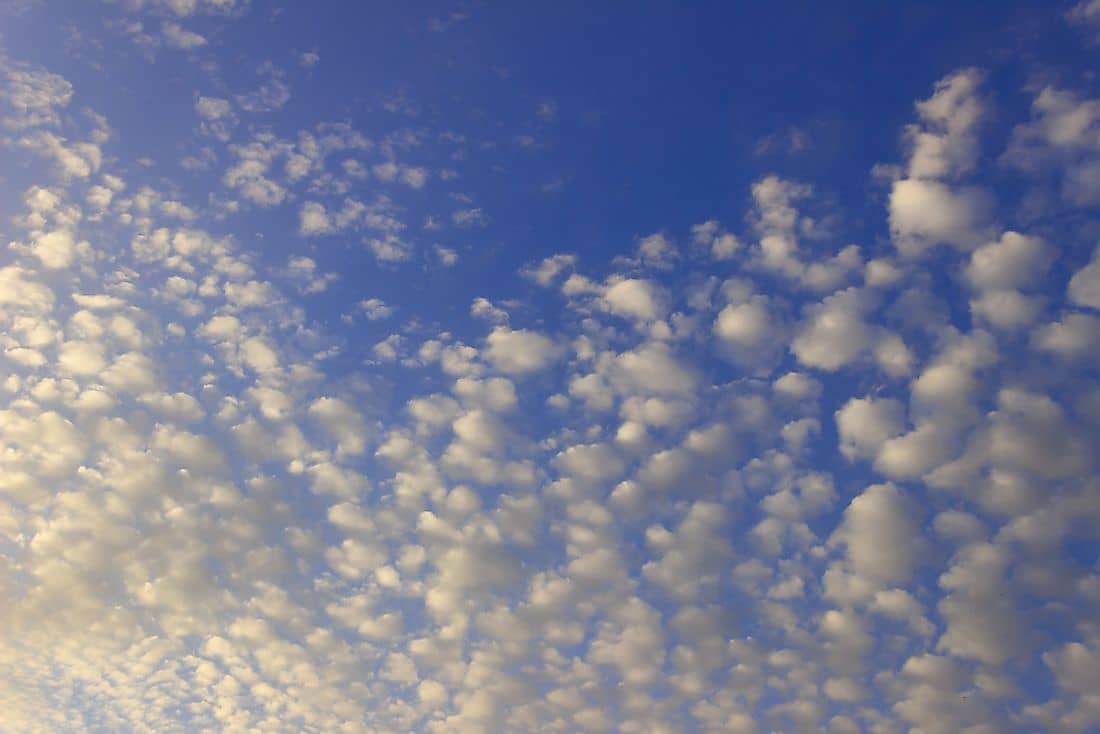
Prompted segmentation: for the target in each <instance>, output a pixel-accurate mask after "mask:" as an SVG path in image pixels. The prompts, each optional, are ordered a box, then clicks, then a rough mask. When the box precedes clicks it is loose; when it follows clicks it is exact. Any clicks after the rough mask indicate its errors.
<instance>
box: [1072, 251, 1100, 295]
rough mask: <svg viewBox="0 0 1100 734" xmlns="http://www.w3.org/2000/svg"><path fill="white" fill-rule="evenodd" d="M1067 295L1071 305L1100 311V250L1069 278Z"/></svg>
mask: <svg viewBox="0 0 1100 734" xmlns="http://www.w3.org/2000/svg"><path fill="white" fill-rule="evenodd" d="M1067 295H1068V296H1069V300H1070V302H1071V303H1074V304H1076V305H1078V306H1086V307H1088V308H1094V309H1098V310H1100V248H1097V249H1096V251H1095V252H1094V253H1093V255H1092V260H1091V261H1090V262H1089V264H1088V265H1086V266H1085V267H1083V268H1081V269H1080V270H1078V271H1077V272H1076V273H1074V274H1073V277H1072V278H1070V281H1069V290H1068V292H1067Z"/></svg>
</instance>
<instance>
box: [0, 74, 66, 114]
mask: <svg viewBox="0 0 1100 734" xmlns="http://www.w3.org/2000/svg"><path fill="white" fill-rule="evenodd" d="M4 77H5V78H4V81H5V84H4V87H3V89H2V91H0V98H2V99H3V100H4V101H5V102H6V103H7V105H8V106H9V107H11V108H12V110H13V111H14V114H11V115H6V116H5V117H4V125H5V126H6V127H10V128H15V129H20V128H30V127H42V126H57V125H59V124H60V122H61V119H60V117H59V115H58V111H59V110H60V109H62V108H64V107H66V106H67V105H68V104H69V101H70V100H71V99H72V96H73V86H72V84H70V83H69V82H68V80H66V79H65V78H64V77H61V76H58V75H57V74H52V73H50V72H48V71H45V70H41V69H38V70H34V69H20V68H17V67H11V66H9V68H7V69H6V70H5V72H4Z"/></svg>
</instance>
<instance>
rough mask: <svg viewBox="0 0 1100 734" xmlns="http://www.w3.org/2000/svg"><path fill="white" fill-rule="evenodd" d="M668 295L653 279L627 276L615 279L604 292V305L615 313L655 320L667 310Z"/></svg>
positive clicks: (642, 319) (641, 319)
mask: <svg viewBox="0 0 1100 734" xmlns="http://www.w3.org/2000/svg"><path fill="white" fill-rule="evenodd" d="M665 301H666V296H665V295H664V293H663V292H662V291H661V289H660V288H659V287H658V286H657V285H656V284H655V283H653V282H652V281H648V280H640V279H637V278H626V279H624V280H618V281H614V282H612V283H611V284H609V285H608V287H607V289H606V290H605V291H604V292H603V305H604V308H606V309H607V310H608V311H610V312H611V313H613V314H616V315H619V316H624V317H626V318H632V319H638V320H640V321H654V320H656V319H659V318H661V317H662V316H663V315H664V313H665V310H666V306H665Z"/></svg>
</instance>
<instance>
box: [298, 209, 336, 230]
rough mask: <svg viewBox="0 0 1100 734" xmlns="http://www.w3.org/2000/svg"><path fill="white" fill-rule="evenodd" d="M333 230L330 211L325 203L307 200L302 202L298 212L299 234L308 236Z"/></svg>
mask: <svg viewBox="0 0 1100 734" xmlns="http://www.w3.org/2000/svg"><path fill="white" fill-rule="evenodd" d="M331 231H332V223H331V222H330V221H329V217H328V212H327V211H326V210H325V207H324V205H323V204H319V203H318V202H316V201H307V202H306V203H305V204H302V208H301V209H300V210H299V212H298V234H300V235H302V236H305V237H308V236H310V235H318V234H328V233H329V232H331Z"/></svg>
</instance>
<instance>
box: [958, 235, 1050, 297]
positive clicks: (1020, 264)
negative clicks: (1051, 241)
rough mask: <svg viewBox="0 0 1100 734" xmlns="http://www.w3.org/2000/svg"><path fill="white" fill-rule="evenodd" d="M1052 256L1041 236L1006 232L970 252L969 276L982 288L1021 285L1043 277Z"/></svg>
mask: <svg viewBox="0 0 1100 734" xmlns="http://www.w3.org/2000/svg"><path fill="white" fill-rule="evenodd" d="M1051 259H1052V258H1051V253H1050V248H1049V247H1048V246H1047V244H1046V243H1045V242H1044V241H1043V240H1042V239H1040V238H1039V237H1028V236H1026V235H1022V234H1019V233H1017V232H1005V233H1004V234H1003V235H1001V239H1000V240H997V241H996V242H990V243H989V244H986V245H983V246H981V247H979V248H978V249H977V250H975V251H974V252H973V253H972V254H971V255H970V264H969V265H968V266H967V268H966V277H967V279H968V280H969V281H970V283H971V284H972V285H973V286H974V287H976V288H979V289H982V290H1000V289H1009V288H1019V287H1021V286H1025V285H1028V284H1029V283H1031V282H1034V281H1035V280H1036V279H1037V278H1040V277H1041V276H1042V275H1043V273H1044V271H1045V270H1046V269H1047V268H1048V267H1049V266H1050V262H1051Z"/></svg>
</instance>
